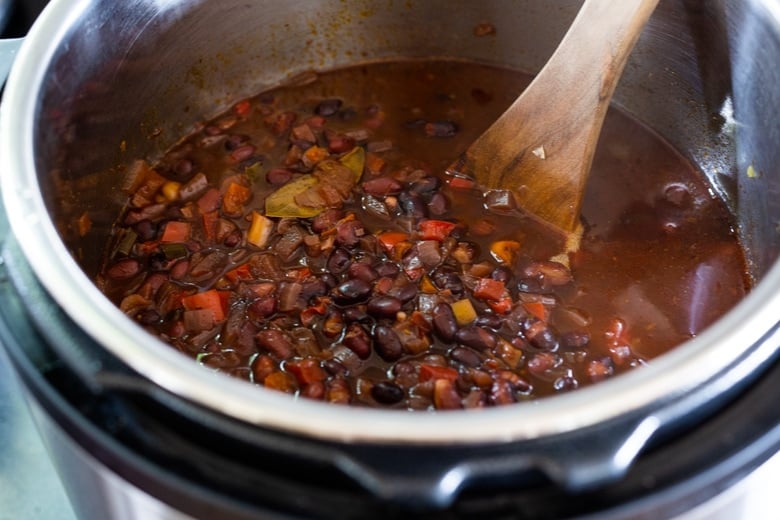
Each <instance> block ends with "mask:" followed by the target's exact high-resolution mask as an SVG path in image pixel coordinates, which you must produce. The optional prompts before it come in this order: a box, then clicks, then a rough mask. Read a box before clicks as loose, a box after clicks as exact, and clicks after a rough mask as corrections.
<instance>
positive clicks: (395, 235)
mask: <svg viewBox="0 0 780 520" xmlns="http://www.w3.org/2000/svg"><path fill="white" fill-rule="evenodd" d="M376 238H377V240H379V245H380V246H382V249H384V250H385V251H386V252H387V253H388V254H390V253H392V252H393V249H394V248H395V246H396V244H398V243H399V242H403V241H404V240H408V239H409V234H408V233H404V232H402V231H385V232H384V233H380V234H379V235H377V237H376Z"/></svg>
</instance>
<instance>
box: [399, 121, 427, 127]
mask: <svg viewBox="0 0 780 520" xmlns="http://www.w3.org/2000/svg"><path fill="white" fill-rule="evenodd" d="M425 123H427V121H426V120H425V119H409V120H407V121H404V124H403V126H404V128H409V129H411V128H422V127H424V126H425Z"/></svg>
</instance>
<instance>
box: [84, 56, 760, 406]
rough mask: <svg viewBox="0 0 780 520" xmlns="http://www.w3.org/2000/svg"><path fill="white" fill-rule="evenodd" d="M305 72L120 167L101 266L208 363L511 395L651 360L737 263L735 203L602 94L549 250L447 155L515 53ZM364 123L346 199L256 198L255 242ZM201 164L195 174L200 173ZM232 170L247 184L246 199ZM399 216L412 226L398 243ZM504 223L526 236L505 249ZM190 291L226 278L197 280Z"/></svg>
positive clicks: (435, 401) (483, 397) (705, 320)
mask: <svg viewBox="0 0 780 520" xmlns="http://www.w3.org/2000/svg"><path fill="white" fill-rule="evenodd" d="M311 80H312V81H309V82H305V83H306V84H304V85H297V86H287V87H283V88H279V89H275V90H272V91H269V92H266V93H263V94H261V95H259V96H257V97H256V98H253V99H251V100H246V101H243V102H241V103H238V104H237V105H236V106H235V107H234V109H233V110H231V111H230V112H228V113H226V114H223V115H222V116H220V117H218V118H216V119H215V120H213V121H210V122H209V123H207V124H204V126H203V129H202V130H200V131H198V132H197V133H195V134H194V135H192V136H190V137H188V138H187V139H186V140H184V141H183V142H182V143H181V144H180V145H178V146H176V147H175V148H174V149H172V150H171V151H170V152H169V153H168V154H166V156H165V157H164V158H163V159H162V160H161V161H159V163H157V164H155V165H153V169H150V168H149V167H148V166H147V165H145V164H144V163H139V164H136V166H135V168H134V169H133V172H132V175H131V180H130V183H129V184H131V185H132V187H130V188H129V192H130V203H129V206H128V209H127V211H126V212H125V214H123V215H122V216H120V219H119V220H118V223H117V227H116V232H115V234H114V237H113V241H112V244H111V246H110V247H109V252H108V253H107V258H106V262H105V268H104V270H103V272H102V273H101V275H100V276H99V279H98V283H99V285H100V287H101V288H102V289H103V290H104V291H105V292H106V294H107V295H108V296H109V297H110V298H111V299H112V300H113V301H114V302H116V304H117V305H119V306H120V307H121V308H122V309H123V310H124V311H125V312H126V313H127V314H128V315H130V316H131V317H132V318H133V319H135V320H136V321H138V322H139V323H140V324H141V325H142V326H144V327H146V328H147V329H148V330H149V331H150V332H151V333H152V334H155V335H158V336H160V337H162V338H163V339H164V340H165V341H167V342H169V343H171V344H172V345H173V346H174V347H176V348H178V349H179V350H181V351H183V352H185V353H187V354H189V355H191V356H193V357H195V358H197V359H198V360H199V362H201V363H203V364H204V365H206V366H210V367H213V368H215V369H218V370H222V371H225V372H228V373H231V374H233V375H235V376H237V377H242V378H245V379H247V380H250V381H253V382H254V383H256V384H260V385H265V386H267V387H270V388H275V389H277V390H282V391H286V392H289V393H293V394H296V395H302V396H306V397H310V398H315V399H323V400H326V401H331V402H349V403H353V404H363V405H371V406H377V405H378V406H394V407H402V408H403V407H406V408H410V409H427V408H459V407H478V406H492V405H497V404H506V403H511V402H516V401H520V400H526V399H531V398H535V397H540V396H545V395H551V394H555V393H558V392H563V391H569V390H572V389H574V388H577V387H580V386H583V385H587V384H590V383H593V382H597V381H601V380H603V379H605V378H607V377H611V376H612V375H614V374H618V373H620V372H623V371H625V370H627V369H629V368H631V367H635V366H637V365H641V364H643V363H645V362H647V361H648V360H649V359H651V358H653V357H655V356H658V355H660V354H662V353H664V352H666V351H667V350H669V349H670V348H672V347H674V346H675V345H678V344H679V343H681V342H684V341H685V340H687V339H689V338H691V337H693V336H695V335H696V334H698V333H699V332H700V331H701V330H702V329H703V328H704V327H706V326H707V325H709V324H710V323H712V322H713V321H714V320H716V319H717V318H718V317H719V316H721V315H722V314H723V313H724V312H725V311H727V310H728V309H729V308H730V307H731V306H732V305H734V303H735V302H737V301H738V300H739V299H740V298H742V297H743V296H744V294H745V292H746V291H747V289H748V287H749V283H748V279H747V276H746V274H745V273H746V268H745V260H744V255H743V253H742V251H741V248H740V245H739V243H738V241H737V239H736V236H735V233H734V231H733V229H732V227H731V219H730V215H729V213H728V211H727V210H726V208H725V206H724V204H723V203H722V201H720V200H719V199H717V198H716V197H714V196H713V195H712V193H711V191H710V190H709V189H708V186H707V183H706V181H705V179H704V177H703V175H701V173H700V172H698V171H696V170H695V169H694V168H693V167H692V165H691V164H690V163H689V162H688V161H686V160H685V159H684V158H683V157H682V156H681V155H680V154H679V153H677V152H676V151H675V150H673V149H672V148H671V147H670V146H669V145H668V144H667V143H666V142H664V141H663V140H662V139H660V138H659V137H658V136H657V135H655V134H654V133H652V132H650V131H648V130H647V129H646V128H644V127H643V126H642V125H641V124H639V123H638V122H636V121H634V120H632V119H631V118H628V117H626V116H625V115H623V114H621V113H619V112H617V111H615V110H611V111H610V112H609V114H608V115H607V118H606V122H605V126H604V131H603V134H602V139H601V142H600V145H599V148H598V149H597V153H596V158H595V162H594V166H593V171H592V174H591V178H590V181H589V186H588V191H587V194H586V198H585V202H584V207H583V215H582V216H583V223H584V225H585V233H584V236H583V239H582V243H581V248H580V249H579V251H577V252H576V253H574V254H572V255H570V256H569V257H568V258H561V257H557V258H556V260H558V261H559V262H553V261H550V259H551V257H553V256H554V255H557V254H558V253H560V251H561V247H562V244H561V242H560V241H559V240H557V239H552V238H551V237H550V234H549V233H547V232H546V231H545V230H544V229H543V228H540V227H539V226H538V225H537V224H535V223H534V222H533V221H532V220H531V219H528V218H525V217H524V216H523V215H522V214H521V213H519V212H518V211H516V210H514V209H512V208H511V205H509V206H507V205H504V204H498V203H494V202H495V201H493V202H488V203H487V204H486V203H485V201H486V200H487V201H490V200H491V199H489V198H484V197H483V193H482V192H481V191H480V190H478V189H475V188H476V187H474V186H472V185H470V184H469V183H468V182H465V181H463V180H461V179H456V180H453V177H450V176H448V175H446V174H445V172H444V170H445V168H446V166H447V165H448V164H450V163H451V162H452V161H453V160H454V159H455V158H457V157H458V155H459V154H460V153H461V152H462V151H463V150H464V149H465V148H466V146H467V145H468V144H469V143H471V142H472V141H473V140H474V139H475V138H476V137H477V136H478V135H479V134H480V133H481V132H483V131H484V130H485V129H486V128H487V127H488V126H489V124H490V123H491V122H492V121H493V120H495V119H496V118H497V117H498V115H499V114H501V113H502V112H503V111H504V110H505V109H506V107H507V106H508V105H509V104H510V103H511V102H512V101H513V100H514V99H515V97H516V96H517V95H518V94H519V93H520V92H521V91H522V89H523V88H524V87H525V86H526V85H527V84H528V82H529V80H530V78H529V77H528V76H526V75H523V74H520V73H517V72H513V71H508V70H503V69H499V68H493V67H488V66H483V65H477V64H471V63H463V62H455V61H419V62H416V61H404V62H388V63H377V64H369V65H361V66H357V67H353V68H347V69H343V70H337V71H332V72H327V73H322V74H319V75H317V76H316V78H315V77H314V76H312V77H311ZM304 127H305V128H304ZM312 147H313V148H312ZM355 147H357V148H360V153H361V154H365V157H366V160H365V166H364V165H363V163H361V164H360V170H361V172H362V176H361V178H360V180H359V181H358V182H357V183H356V185H355V186H353V187H351V191H350V193H349V195H348V196H345V197H344V198H343V199H344V200H339V201H336V202H333V201H331V202H329V203H328V204H327V205H328V206H329V209H328V210H327V211H325V212H324V213H323V214H321V215H320V216H318V217H307V218H301V219H300V220H297V221H296V220H295V219H291V218H280V217H273V218H271V219H270V220H269V221H264V222H266V224H267V225H268V226H271V227H272V228H273V231H272V234H271V235H270V238H269V239H268V243H267V244H265V243H264V244H263V245H262V247H256V246H255V245H252V244H251V243H248V237H249V235H250V233H252V232H251V231H250V227H251V225H252V220H253V219H254V218H257V217H253V216H252V215H253V212H257V213H259V214H262V213H263V212H264V210H265V209H264V208H265V201H266V198H267V197H268V195H269V194H271V193H274V192H276V190H278V189H279V187H280V186H282V185H284V184H285V182H287V181H288V180H289V181H290V182H294V181H295V180H296V179H300V178H302V177H306V176H309V177H310V176H311V175H312V173H311V172H312V171H314V172H317V171H319V170H318V168H320V166H318V161H320V160H323V159H325V160H326V162H327V161H333V164H335V163H338V161H340V160H342V158H343V157H345V156H347V155H348V154H349V153H351V152H352V150H353V149H354V148H355ZM315 148H318V149H317V150H315ZM307 150H308V152H307ZM314 152H318V153H314ZM307 154H309V155H310V156H307ZM343 161H345V160H342V162H343ZM321 164H324V163H321ZM339 164H341V163H339ZM336 166H337V167H339V168H342V170H343V166H338V164H337V165H336ZM380 166H381V167H380ZM344 171H346V170H344ZM150 172H152V173H150ZM198 173H202V174H205V178H204V177H202V176H201V180H204V179H205V180H207V183H205V184H204V183H201V185H198V184H197V182H195V181H194V180H193V179H195V177H196V174H198ZM378 179H384V181H378ZM432 179H433V180H432ZM196 180H197V179H196ZM387 180H392V181H394V182H395V184H396V185H397V186H398V188H396V187H389V188H388V186H389V184H388V182H385V181H387ZM171 181H173V182H171ZM164 182H167V184H163V183H164ZM372 183H373V184H372ZM383 183H384V184H383ZM231 184H237V185H238V187H236V186H232V187H231ZM431 185H435V189H430V186H431ZM246 188H248V190H247V189H246ZM231 189H233V190H234V192H233V193H231V194H230V195H226V193H228V192H229V191H230V190H231ZM216 190H219V192H218V193H217V192H216ZM235 191H237V192H238V193H239V194H242V193H243V194H246V193H247V192H248V193H249V194H248V195H246V197H244V198H241V197H239V199H238V200H237V202H236V200H234V198H235V197H234V195H235ZM209 192H210V193H211V195H209ZM181 194H184V195H183V196H182V195H181ZM209 197H211V198H209ZM212 199H214V200H212ZM228 199H230V201H229V202H228ZM296 200H298V199H296ZM410 200H411V202H410ZM334 208H335V209H334ZM206 214H207V215H206ZM323 215H326V216H328V217H327V218H325V217H324V216H323ZM350 215H354V217H355V220H356V221H357V222H358V223H359V225H355V226H357V227H354V226H353V224H350V219H351V218H352V217H351V216H350ZM345 217H346V218H345ZM171 221H173V222H177V223H180V224H181V223H184V231H183V233H184V234H183V235H182V234H176V233H173V232H171V234H166V233H167V232H168V231H171V230H173V228H174V226H173V225H170V224H169V222H171ZM426 221H429V224H425V222H426ZM269 222H270V224H269ZM208 226H212V227H209V228H208V230H207V229H206V227H208ZM214 226H216V227H214ZM350 226H353V227H350ZM166 227H169V228H170V229H168V230H166ZM269 229H270V228H269ZM356 229H357V231H356ZM255 231H256V230H255ZM388 232H394V233H402V234H403V233H405V234H406V235H407V236H406V238H405V239H403V240H401V242H400V244H402V245H398V246H395V245H391V246H387V244H386V243H385V242H386V239H387V237H388V236H389V235H383V233H388ZM350 233H352V235H350ZM333 237H335V242H333V240H334V238H333ZM502 241H503V242H502ZM250 242H252V240H250ZM497 243H499V244H504V246H506V245H507V244H516V245H517V246H519V247H516V248H515V249H512V248H510V249H512V250H511V251H509V253H508V256H506V257H501V256H498V257H497V256H496V254H495V249H496V247H497V246H496V244H497ZM388 247H389V248H388ZM396 248H397V249H396ZM337 250H340V252H339V251H337ZM264 251H265V252H267V253H264ZM338 254H342V255H346V258H345V259H342V261H339V258H335V259H334V255H338ZM269 255H270V256H269ZM437 255H438V256H437ZM421 259H422V260H421ZM353 264H354V265H353ZM334 266H335V267H334ZM569 268H570V271H569ZM453 277H454V278H455V280H454V279H453ZM354 280H359V282H355V283H353V285H355V286H358V287H357V289H355V288H354V287H352V286H349V284H350V283H352V282H353V281H354ZM345 283H346V284H347V285H348V287H347V288H346V289H343V288H342V286H343V284H345ZM366 285H367V286H368V288H369V289H370V292H368V293H366V294H363V293H362V292H361V288H364V287H365V286H366ZM408 286H412V287H413V288H414V291H413V294H412V295H411V296H409V295H408V294H406V295H404V294H403V292H404V291H405V290H406V291H407V292H408V290H409V287H408ZM349 291H357V292H358V293H360V294H357V295H354V294H350V293H349ZM496 291H498V292H496ZM501 291H503V292H501ZM291 292H292V296H290V294H291ZM499 293H500V295H499ZM203 294H206V295H208V296H214V295H217V294H218V295H219V296H220V298H221V300H220V301H219V303H218V304H215V303H214V300H213V298H212V301H211V302H209V301H206V300H207V298H206V297H205V296H204V297H203V298H201V297H200V296H195V297H194V298H193V296H194V295H203ZM269 298H270V299H271V300H273V301H272V302H269ZM290 298H292V299H290ZM464 301H465V307H466V310H467V311H468V310H473V311H474V312H475V317H473V319H471V320H470V321H469V316H465V317H464V314H463V310H464V305H463V303H464ZM182 302H184V303H182ZM456 302H461V304H456ZM213 305H220V306H221V309H216V310H214V312H211V310H210V309H211V307H210V306H213ZM399 305H400V306H399ZM383 306H384V307H383ZM442 306H444V307H446V308H444V311H446V312H444V314H442V312H443V311H442V309H443V307H442ZM456 308H457V309H458V312H454V313H452V312H451V311H452V309H456ZM209 313H211V314H209ZM453 315H455V318H453ZM442 316H444V317H442ZM453 319H456V322H457V323H456V324H455V325H453V324H452V320H453ZM388 330H389V331H390V332H388ZM456 331H457V332H456ZM388 335H389V336H390V338H389V339H388ZM399 345H400V347H399ZM399 348H400V350H399Z"/></svg>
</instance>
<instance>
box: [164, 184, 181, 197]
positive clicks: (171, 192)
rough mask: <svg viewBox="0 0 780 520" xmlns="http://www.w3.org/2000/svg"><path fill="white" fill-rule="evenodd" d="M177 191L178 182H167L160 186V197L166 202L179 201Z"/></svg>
mask: <svg viewBox="0 0 780 520" xmlns="http://www.w3.org/2000/svg"><path fill="white" fill-rule="evenodd" d="M179 190H181V183H180V182H176V181H168V182H166V183H165V184H163V185H162V195H163V197H164V198H165V200H167V201H168V202H173V201H175V200H179Z"/></svg>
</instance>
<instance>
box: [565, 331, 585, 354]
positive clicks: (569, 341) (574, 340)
mask: <svg viewBox="0 0 780 520" xmlns="http://www.w3.org/2000/svg"><path fill="white" fill-rule="evenodd" d="M559 341H560V344H561V347H562V348H565V349H572V350H574V349H580V348H584V347H586V346H588V343H590V335H589V334H588V333H587V332H585V331H570V332H566V333H565V334H562V335H561V337H560V340H559Z"/></svg>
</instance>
